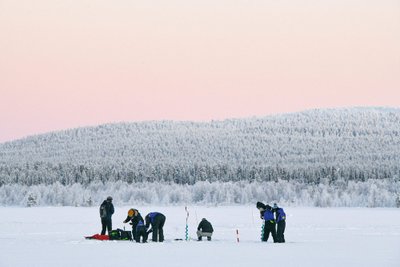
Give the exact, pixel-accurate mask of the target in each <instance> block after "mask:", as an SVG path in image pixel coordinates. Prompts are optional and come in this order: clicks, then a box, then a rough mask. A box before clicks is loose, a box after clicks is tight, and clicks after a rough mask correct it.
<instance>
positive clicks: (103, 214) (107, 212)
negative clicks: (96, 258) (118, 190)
mask: <svg viewBox="0 0 400 267" xmlns="http://www.w3.org/2000/svg"><path fill="white" fill-rule="evenodd" d="M112 200H113V199H112V197H107V199H106V200H104V201H103V203H102V204H101V205H100V218H101V226H102V230H101V234H102V235H105V234H106V229H107V232H108V234H110V232H111V230H112V220H111V216H112V215H113V214H114V205H113V204H112Z"/></svg>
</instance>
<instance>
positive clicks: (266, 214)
mask: <svg viewBox="0 0 400 267" xmlns="http://www.w3.org/2000/svg"><path fill="white" fill-rule="evenodd" d="M257 209H258V210H259V211H260V217H261V218H262V219H264V233H263V236H262V239H261V240H262V241H263V242H267V241H268V238H269V234H270V233H271V235H272V239H273V240H274V243H276V242H277V238H276V229H275V218H274V213H273V211H272V207H271V206H269V205H265V204H263V203H261V202H257Z"/></svg>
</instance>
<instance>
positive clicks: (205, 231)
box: [197, 218, 214, 241]
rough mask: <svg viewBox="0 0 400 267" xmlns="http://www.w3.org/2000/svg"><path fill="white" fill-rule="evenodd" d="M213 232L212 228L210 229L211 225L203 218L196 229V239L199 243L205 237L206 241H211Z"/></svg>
mask: <svg viewBox="0 0 400 267" xmlns="http://www.w3.org/2000/svg"><path fill="white" fill-rule="evenodd" d="M213 232H214V228H213V227H212V225H211V223H210V222H209V221H207V220H206V218H203V219H202V220H201V222H200V223H199V226H198V227H197V238H198V240H199V241H201V239H202V237H203V236H206V237H207V240H208V241H211V236H212V234H213Z"/></svg>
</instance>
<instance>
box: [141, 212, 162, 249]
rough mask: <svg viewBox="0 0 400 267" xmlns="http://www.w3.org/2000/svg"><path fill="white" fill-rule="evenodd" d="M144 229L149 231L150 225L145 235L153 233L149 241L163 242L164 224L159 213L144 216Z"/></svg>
mask: <svg viewBox="0 0 400 267" xmlns="http://www.w3.org/2000/svg"><path fill="white" fill-rule="evenodd" d="M145 220H146V226H145V227H146V229H149V226H150V225H151V229H150V230H148V231H147V234H150V233H151V232H153V235H152V238H151V240H152V241H153V242H157V241H158V242H163V241H164V230H163V227H164V224H165V216H164V214H162V213H159V212H150V213H149V214H147V215H146V218H145Z"/></svg>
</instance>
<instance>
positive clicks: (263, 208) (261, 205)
mask: <svg viewBox="0 0 400 267" xmlns="http://www.w3.org/2000/svg"><path fill="white" fill-rule="evenodd" d="M256 207H257V209H258V210H259V211H260V218H261V219H262V220H264V212H265V209H266V208H267V206H266V205H265V204H264V203H262V202H257V204H256Z"/></svg>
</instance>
